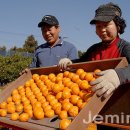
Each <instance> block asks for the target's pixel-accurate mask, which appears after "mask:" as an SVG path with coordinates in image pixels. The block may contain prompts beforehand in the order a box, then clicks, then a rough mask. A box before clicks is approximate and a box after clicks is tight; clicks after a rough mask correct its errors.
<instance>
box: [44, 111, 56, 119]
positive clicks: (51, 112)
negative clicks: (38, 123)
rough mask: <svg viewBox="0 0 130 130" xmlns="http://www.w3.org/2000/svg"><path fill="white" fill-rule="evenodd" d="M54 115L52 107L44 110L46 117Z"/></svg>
mask: <svg viewBox="0 0 130 130" xmlns="http://www.w3.org/2000/svg"><path fill="white" fill-rule="evenodd" d="M54 115H55V113H54V110H52V109H48V110H47V111H46V112H45V116H46V117H48V118H51V117H53V116H54Z"/></svg>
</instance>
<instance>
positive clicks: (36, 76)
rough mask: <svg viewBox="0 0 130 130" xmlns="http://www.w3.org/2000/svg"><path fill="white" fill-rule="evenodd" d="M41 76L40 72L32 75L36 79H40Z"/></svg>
mask: <svg viewBox="0 0 130 130" xmlns="http://www.w3.org/2000/svg"><path fill="white" fill-rule="evenodd" d="M39 78H40V77H39V75H38V74H33V75H32V79H33V80H35V81H37V80H39Z"/></svg>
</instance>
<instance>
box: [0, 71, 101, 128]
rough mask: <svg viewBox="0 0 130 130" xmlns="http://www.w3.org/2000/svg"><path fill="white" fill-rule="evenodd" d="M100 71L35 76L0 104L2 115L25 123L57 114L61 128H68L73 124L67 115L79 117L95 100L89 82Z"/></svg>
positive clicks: (0, 113)
mask: <svg viewBox="0 0 130 130" xmlns="http://www.w3.org/2000/svg"><path fill="white" fill-rule="evenodd" d="M97 71H98V70H95V71H94V72H93V73H92V72H85V71H84V70H83V69H77V71H76V72H69V71H65V72H63V73H59V74H57V75H56V74H54V73H50V74H48V75H39V74H33V75H32V78H31V79H30V80H28V81H26V82H25V84H24V85H23V86H18V87H17V88H16V89H14V90H13V91H12V92H11V95H10V96H9V97H8V98H7V100H6V101H3V102H1V103H0V116H1V117H5V116H7V114H9V115H10V119H11V120H19V121H22V122H25V121H28V120H29V118H31V117H34V118H35V119H38V120H40V119H44V117H48V118H51V117H53V116H54V115H58V117H59V118H60V119H61V123H60V125H59V126H60V128H61V129H66V128H67V127H68V125H69V124H70V123H71V120H69V119H68V116H71V117H75V116H77V115H78V113H79V112H80V110H81V109H82V108H83V107H84V106H85V105H86V104H87V102H88V101H89V100H90V98H91V97H92V95H93V92H92V90H91V86H90V84H89V82H90V81H93V80H95V78H96V76H95V72H97ZM99 71H100V70H99Z"/></svg>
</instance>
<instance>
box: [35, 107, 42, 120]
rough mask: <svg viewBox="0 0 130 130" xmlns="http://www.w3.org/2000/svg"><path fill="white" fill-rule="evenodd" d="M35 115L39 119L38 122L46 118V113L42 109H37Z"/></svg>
mask: <svg viewBox="0 0 130 130" xmlns="http://www.w3.org/2000/svg"><path fill="white" fill-rule="evenodd" d="M33 115H34V117H35V118H36V119H37V120H41V119H43V118H44V112H43V110H42V109H41V108H36V109H35V110H34V111H33Z"/></svg>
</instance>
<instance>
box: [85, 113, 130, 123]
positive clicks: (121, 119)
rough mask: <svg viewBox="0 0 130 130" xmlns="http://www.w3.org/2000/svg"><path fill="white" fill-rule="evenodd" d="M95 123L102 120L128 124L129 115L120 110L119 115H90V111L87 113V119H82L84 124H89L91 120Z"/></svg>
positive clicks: (129, 121) (129, 120)
mask: <svg viewBox="0 0 130 130" xmlns="http://www.w3.org/2000/svg"><path fill="white" fill-rule="evenodd" d="M92 121H93V122H94V123H96V124H101V123H103V122H109V123H113V124H114V123H116V124H130V115H127V114H124V113H123V112H121V113H120V114H119V115H117V114H114V115H104V116H102V115H94V116H93V115H92V113H91V111H89V114H88V120H86V119H83V123H84V124H89V123H91V122H92Z"/></svg>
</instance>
